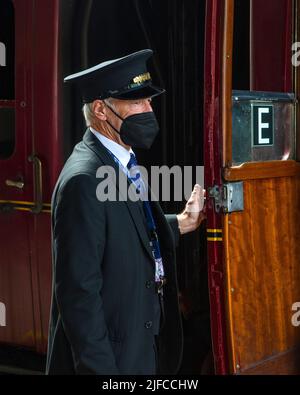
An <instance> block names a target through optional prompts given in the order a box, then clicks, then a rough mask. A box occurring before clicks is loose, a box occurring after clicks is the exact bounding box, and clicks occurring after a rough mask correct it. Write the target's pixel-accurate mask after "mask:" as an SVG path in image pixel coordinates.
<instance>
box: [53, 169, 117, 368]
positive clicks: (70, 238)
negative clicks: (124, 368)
mask: <svg viewBox="0 0 300 395" xmlns="http://www.w3.org/2000/svg"><path fill="white" fill-rule="evenodd" d="M56 201H57V202H56V204H55V207H53V215H54V217H53V243H54V249H53V250H54V289H55V295H56V300H57V304H58V308H59V313H60V316H61V320H62V324H63V327H64V330H65V333H66V336H67V338H68V340H69V342H70V345H71V349H72V354H73V360H74V366H75V370H76V373H77V374H101V375H103V374H119V372H118V368H117V366H116V361H115V357H114V354H113V351H112V347H111V345H110V342H109V339H108V332H107V326H106V322H105V317H104V311H103V301H102V298H101V289H102V284H103V281H104V279H103V276H102V260H103V251H104V247H105V207H104V204H103V203H101V202H99V201H98V200H97V198H96V189H95V181H94V179H93V177H92V176H89V175H85V174H80V175H77V176H74V177H73V178H71V179H70V180H69V181H68V182H67V183H66V185H65V186H64V187H62V188H61V190H60V191H59V192H58V195H57V199H56Z"/></svg>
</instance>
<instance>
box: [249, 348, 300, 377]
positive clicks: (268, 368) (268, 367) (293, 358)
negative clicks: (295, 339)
mask: <svg viewBox="0 0 300 395" xmlns="http://www.w3.org/2000/svg"><path fill="white" fill-rule="evenodd" d="M299 371H300V349H299V348H295V349H293V350H289V351H287V352H284V353H282V354H279V355H276V356H275V357H271V358H268V359H267V360H265V361H263V362H261V363H259V364H258V365H256V366H254V367H252V368H250V369H248V370H246V371H244V372H243V374H245V375H257V374H260V375H261V374H272V375H274V374H276V375H286V374H293V375H296V374H299Z"/></svg>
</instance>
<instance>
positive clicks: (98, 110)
mask: <svg viewBox="0 0 300 395" xmlns="http://www.w3.org/2000/svg"><path fill="white" fill-rule="evenodd" d="M93 112H94V114H95V116H96V117H97V118H98V119H100V121H106V119H107V117H106V106H105V103H104V101H103V100H95V101H93Z"/></svg>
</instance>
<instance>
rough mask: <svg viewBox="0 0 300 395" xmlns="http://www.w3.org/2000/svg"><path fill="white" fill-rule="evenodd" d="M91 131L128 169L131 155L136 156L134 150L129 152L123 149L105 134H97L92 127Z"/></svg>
mask: <svg viewBox="0 0 300 395" xmlns="http://www.w3.org/2000/svg"><path fill="white" fill-rule="evenodd" d="M90 131H91V132H92V133H93V134H94V135H95V136H96V137H97V139H98V140H99V141H100V142H101V143H102V144H103V145H104V147H106V148H107V149H108V150H109V151H110V152H112V153H113V154H114V155H115V157H116V158H117V159H118V160H119V161H120V163H121V164H122V166H123V167H125V169H126V168H127V164H128V162H129V160H130V154H131V153H133V154H134V152H133V151H132V149H131V148H130V150H129V151H128V150H127V149H126V148H125V147H122V145H120V144H118V143H116V142H115V141H112V140H110V139H109V138H107V137H105V136H103V134H101V133H100V132H97V131H96V130H95V129H93V128H92V127H90Z"/></svg>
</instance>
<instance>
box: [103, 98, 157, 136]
mask: <svg viewBox="0 0 300 395" xmlns="http://www.w3.org/2000/svg"><path fill="white" fill-rule="evenodd" d="M107 104H108V105H110V106H113V109H114V111H115V112H116V113H117V114H119V116H120V117H121V118H123V119H125V118H127V117H129V116H130V115H134V114H141V113H143V112H152V111H153V109H152V106H151V99H149V98H148V99H137V100H119V99H111V100H110V102H109V103H107ZM106 116H107V119H108V120H109V121H110V123H112V125H113V126H114V127H115V128H116V129H117V130H120V129H121V125H122V120H121V119H120V118H118V117H117V116H116V115H115V114H114V113H113V112H112V111H110V110H109V109H107V110H106Z"/></svg>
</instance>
